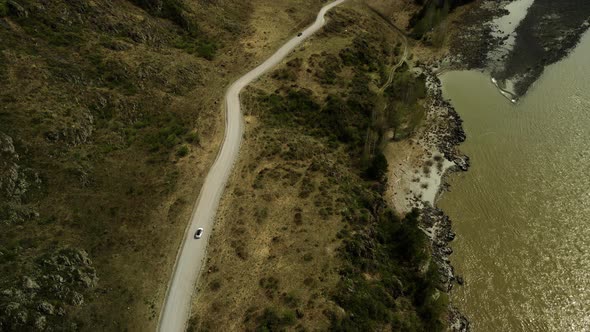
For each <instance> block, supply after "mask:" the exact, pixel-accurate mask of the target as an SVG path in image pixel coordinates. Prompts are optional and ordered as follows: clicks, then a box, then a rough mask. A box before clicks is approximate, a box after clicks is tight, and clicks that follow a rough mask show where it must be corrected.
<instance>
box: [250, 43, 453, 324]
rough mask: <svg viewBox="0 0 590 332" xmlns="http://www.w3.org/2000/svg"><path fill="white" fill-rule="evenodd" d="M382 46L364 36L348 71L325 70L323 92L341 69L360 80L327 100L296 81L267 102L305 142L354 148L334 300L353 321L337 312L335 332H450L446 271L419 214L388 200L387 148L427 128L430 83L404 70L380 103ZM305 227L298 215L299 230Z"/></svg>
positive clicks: (273, 123) (272, 120)
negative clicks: (442, 276) (435, 259)
mask: <svg viewBox="0 0 590 332" xmlns="http://www.w3.org/2000/svg"><path fill="white" fill-rule="evenodd" d="M375 45H378V43H377V42H375V41H371V42H367V41H366V40H363V39H362V38H355V39H354V41H353V44H352V45H351V46H350V47H348V48H346V49H344V50H342V51H341V52H340V53H339V58H340V59H339V60H340V61H341V63H340V64H338V63H337V64H338V65H335V66H333V68H332V70H330V69H325V70H324V71H323V72H319V73H318V72H316V76H317V77H318V79H319V80H320V82H322V83H323V84H330V82H333V80H332V79H333V76H334V73H336V72H337V71H338V70H339V67H340V66H345V67H351V69H352V72H353V73H354V76H353V78H352V80H350V83H349V84H348V85H346V86H344V88H343V89H340V91H338V92H330V93H328V95H327V96H326V97H325V98H322V99H320V98H318V97H317V96H316V95H315V94H314V92H312V91H310V90H307V89H304V88H299V87H297V85H296V84H290V83H284V84H283V85H282V86H280V87H279V88H278V89H277V90H275V92H273V93H270V94H261V95H259V96H258V99H257V100H258V103H259V104H260V105H261V106H262V107H261V109H262V110H263V114H262V116H261V118H262V119H263V121H266V123H267V125H269V126H270V127H277V128H284V127H289V128H297V129H296V130H297V132H300V133H302V134H305V135H313V136H316V137H320V138H321V139H323V140H325V141H326V142H327V143H329V144H330V146H333V147H334V148H338V147H343V148H345V150H346V151H348V152H349V156H350V157H351V158H350V160H351V163H350V165H349V166H350V167H351V170H352V171H353V173H352V174H356V175H355V176H353V177H351V178H346V179H341V180H340V182H341V184H340V185H341V194H342V198H341V199H343V200H344V201H345V206H346V207H347V209H346V210H345V211H344V212H343V213H342V217H343V219H344V221H346V222H347V225H348V226H347V227H346V228H347V229H345V230H343V231H342V232H339V234H338V238H340V239H341V240H342V243H343V245H342V246H341V255H342V258H343V259H344V261H345V262H346V263H345V264H344V267H343V268H342V270H341V271H340V276H341V280H340V282H339V285H338V287H337V289H336V290H335V291H334V293H333V299H334V301H335V302H336V303H337V304H338V305H339V306H340V307H341V308H342V309H344V310H343V312H344V313H341V312H340V313H336V312H332V313H330V312H328V313H327V315H328V316H329V317H330V319H331V327H330V328H331V330H333V331H370V330H382V329H384V328H385V327H391V328H392V329H393V330H396V331H398V330H399V331H441V330H442V329H443V328H444V322H443V321H442V319H443V318H444V314H445V312H446V309H447V304H446V296H445V295H441V294H440V291H439V290H438V289H437V285H438V282H439V276H438V274H437V273H438V272H437V268H436V266H435V264H431V263H430V261H429V257H430V253H429V251H428V239H427V237H426V236H425V235H424V233H423V232H422V231H421V230H420V228H419V227H418V221H417V220H418V215H417V212H416V211H414V212H413V213H411V214H409V215H408V216H406V217H405V218H404V219H403V220H400V219H399V218H397V217H396V216H395V214H394V213H393V212H392V211H391V210H389V209H388V208H387V207H386V203H385V202H384V199H383V188H384V187H385V186H384V184H385V182H386V176H385V175H386V172H387V168H388V165H387V160H386V158H385V156H384V155H383V152H382V150H381V149H382V146H383V144H381V143H382V142H383V140H384V137H385V132H386V131H387V130H389V129H393V130H394V131H396V132H397V131H398V128H399V129H400V130H399V132H397V133H394V135H396V136H397V137H403V136H407V135H409V134H410V133H411V132H412V131H413V130H414V129H415V127H416V126H418V125H419V123H420V120H421V119H422V117H423V115H424V109H423V106H422V104H421V103H422V102H423V99H424V98H425V97H426V86H425V78H424V77H423V76H416V75H415V74H414V73H412V72H411V71H410V70H409V68H407V66H404V67H402V68H401V69H400V72H398V73H396V75H395V76H394V81H393V83H392V84H391V85H390V86H389V88H388V89H387V90H386V91H385V92H384V94H383V96H381V95H378V94H377V93H376V92H374V91H375V90H376V88H375V85H377V84H375V83H373V82H372V80H373V77H374V76H375V75H372V74H374V73H375V72H378V71H379V70H380V68H381V66H382V63H381V62H380V60H378V59H377V58H376V56H377V55H378V54H379V53H380V52H379V50H378V48H377V46H375ZM326 57H327V56H326ZM330 71H331V72H330ZM318 74H319V75H318ZM381 98H383V99H381ZM384 103H385V104H386V105H387V106H388V107H387V108H385V107H383V106H384ZM401 128H403V130H401ZM293 158H295V159H297V158H296V157H295V156H293ZM307 186H309V184H308V183H305V181H302V189H301V195H300V196H301V197H306V196H307V195H308V193H307V190H306V187H307ZM319 205H322V203H320V204H319ZM300 219H301V215H299V217H298V216H297V214H296V216H295V218H294V220H295V222H296V223H297V220H300ZM308 259H309V260H310V261H312V260H313V257H311V256H308V257H307V258H306V257H305V255H304V257H303V261H307V260H308ZM425 266H427V269H426V271H424V270H423V269H422V267H425ZM264 285H268V283H267V282H265V283H264ZM261 286H262V284H261ZM269 317H271V318H272V321H274V320H277V319H278V318H277V317H278V316H277V315H274V316H273V315H269Z"/></svg>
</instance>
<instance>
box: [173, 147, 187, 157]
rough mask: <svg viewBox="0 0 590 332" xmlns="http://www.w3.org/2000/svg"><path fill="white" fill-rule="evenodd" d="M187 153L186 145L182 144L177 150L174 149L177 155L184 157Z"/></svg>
mask: <svg viewBox="0 0 590 332" xmlns="http://www.w3.org/2000/svg"><path fill="white" fill-rule="evenodd" d="M188 153H189V149H188V146H186V145H183V146H181V147H180V148H179V149H178V150H176V156H178V157H181V158H182V157H186V156H187V155H188Z"/></svg>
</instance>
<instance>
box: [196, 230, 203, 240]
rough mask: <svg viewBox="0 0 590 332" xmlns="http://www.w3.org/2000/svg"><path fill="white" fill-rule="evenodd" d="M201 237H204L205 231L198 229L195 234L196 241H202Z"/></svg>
mask: <svg viewBox="0 0 590 332" xmlns="http://www.w3.org/2000/svg"><path fill="white" fill-rule="evenodd" d="M201 236H203V229H202V228H199V229H197V231H196V232H195V239H200V238H201Z"/></svg>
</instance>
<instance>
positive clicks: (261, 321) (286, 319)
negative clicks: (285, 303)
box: [256, 308, 295, 332]
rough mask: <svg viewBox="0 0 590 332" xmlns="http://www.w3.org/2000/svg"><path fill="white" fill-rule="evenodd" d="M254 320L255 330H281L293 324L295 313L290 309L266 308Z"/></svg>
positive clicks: (267, 331)
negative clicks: (255, 323)
mask: <svg viewBox="0 0 590 332" xmlns="http://www.w3.org/2000/svg"><path fill="white" fill-rule="evenodd" d="M256 322H257V324H258V327H256V332H271V331H283V330H285V328H286V327H287V326H291V325H294V324H295V313H293V312H292V311H291V310H284V311H283V312H279V311H277V310H276V309H274V308H267V309H265V310H264V313H262V315H260V316H259V317H258V318H257V319H256Z"/></svg>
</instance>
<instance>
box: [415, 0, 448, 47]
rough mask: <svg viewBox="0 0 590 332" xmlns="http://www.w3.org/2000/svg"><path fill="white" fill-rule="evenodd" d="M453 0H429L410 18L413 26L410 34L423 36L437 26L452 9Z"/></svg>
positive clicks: (417, 37) (416, 36) (416, 37)
mask: <svg viewBox="0 0 590 332" xmlns="http://www.w3.org/2000/svg"><path fill="white" fill-rule="evenodd" d="M451 2H452V1H451V0H444V1H442V2H441V1H429V2H428V3H427V4H425V5H424V7H422V10H420V11H419V12H418V13H416V14H415V15H414V16H413V17H412V19H411V20H410V26H411V27H413V29H412V33H411V34H410V35H411V36H412V37H413V38H415V39H420V38H422V37H423V36H424V35H425V34H426V33H428V32H430V31H432V30H433V29H434V28H436V27H437V26H438V25H439V24H440V23H441V22H442V21H444V19H445V18H446V17H447V15H449V12H450V11H451Z"/></svg>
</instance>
